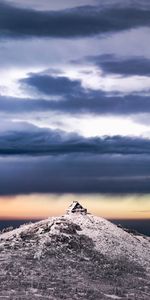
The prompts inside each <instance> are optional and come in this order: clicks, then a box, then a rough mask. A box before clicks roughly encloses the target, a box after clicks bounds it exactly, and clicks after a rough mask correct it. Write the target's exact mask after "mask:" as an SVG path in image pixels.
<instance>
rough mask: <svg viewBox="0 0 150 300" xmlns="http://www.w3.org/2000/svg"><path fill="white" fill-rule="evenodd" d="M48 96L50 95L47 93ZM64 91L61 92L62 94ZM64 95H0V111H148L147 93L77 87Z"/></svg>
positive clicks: (149, 105) (136, 112)
mask: <svg viewBox="0 0 150 300" xmlns="http://www.w3.org/2000/svg"><path fill="white" fill-rule="evenodd" d="M48 95H49V97H50V96H52V95H50V94H48ZM62 95H63V94H62ZM63 96H64V98H63V99H59V98H58V100H43V99H42V98H41V97H40V96H39V98H37V99H28V98H27V99H25V98H24V99H19V98H13V97H4V96H0V111H1V114H2V113H3V114H4V115H7V116H9V115H13V116H19V115H20V114H21V115H20V116H21V117H23V115H24V114H27V113H28V114H30V115H32V114H33V113H34V114H37V113H38V114H39V113H42V112H44V113H48V112H49V113H50V112H59V113H63V114H69V115H77V114H94V115H133V114H139V113H149V112H150V99H149V96H148V95H145V96H144V95H134V94H131V95H125V96H119V95H113V94H109V93H108V94H107V93H104V92H102V91H99V92H94V91H92V92H91V91H89V92H87V91H86V92H84V93H83V90H82V91H81V90H80V89H79V90H76V96H75V95H71V94H68V95H65V94H64V95H63ZM50 98H51V97H50Z"/></svg>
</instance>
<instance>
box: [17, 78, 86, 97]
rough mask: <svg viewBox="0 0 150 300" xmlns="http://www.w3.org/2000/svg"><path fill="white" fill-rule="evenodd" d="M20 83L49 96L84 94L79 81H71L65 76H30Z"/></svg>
mask: <svg viewBox="0 0 150 300" xmlns="http://www.w3.org/2000/svg"><path fill="white" fill-rule="evenodd" d="M20 83H22V84H26V85H29V86H32V87H35V88H36V89H37V90H38V91H40V92H42V93H45V94H48V95H60V96H63V95H70V94H72V95H73V94H74V95H77V94H78V93H80V94H81V92H82V87H81V82H80V81H79V80H71V79H69V78H67V77H63V76H60V77H54V76H49V75H42V74H30V76H29V77H28V78H26V79H23V80H20Z"/></svg>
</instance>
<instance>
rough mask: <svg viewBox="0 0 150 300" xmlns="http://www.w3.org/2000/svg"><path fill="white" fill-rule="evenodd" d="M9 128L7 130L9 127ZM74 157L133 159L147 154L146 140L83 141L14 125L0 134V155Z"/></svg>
mask: <svg viewBox="0 0 150 300" xmlns="http://www.w3.org/2000/svg"><path fill="white" fill-rule="evenodd" d="M10 127H11V126H10ZM73 153H78V154H79V155H80V154H82V153H84V154H97V155H98V154H101V155H103V154H109V155H116V154H120V155H131V154H132V155H137V154H142V155H143V154H146V155H148V154H150V140H149V139H144V138H132V137H121V136H113V137H110V136H104V137H101V138H100V137H95V138H84V137H82V136H79V135H77V134H67V133H65V132H63V131H57V130H56V131H54V130H50V129H46V128H43V129H41V128H38V127H36V126H33V125H30V124H26V123H23V124H20V123H17V124H16V127H15V128H13V129H8V128H7V131H5V130H4V131H1V132H0V155H1V156H2V155H5V156H6V155H7V156H8V155H9V156H12V155H30V156H31V155H32V156H37V155H40V156H43V155H44V156H45V155H46V156H47V155H57V156H58V155H64V154H73Z"/></svg>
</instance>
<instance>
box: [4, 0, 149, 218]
mask: <svg viewBox="0 0 150 300" xmlns="http://www.w3.org/2000/svg"><path fill="white" fill-rule="evenodd" d="M149 36H150V3H149V0H142V1H140V0H126V1H124V0H105V1H102V0H93V1H91V0H55V1H51V0H43V1H41V0H26V1H25V0H22V1H20V0H0V78H1V79H0V219H5V218H9V219H11V218H12V219H15V218H16V219H19V218H24V219H26V218H43V217H47V216H49V215H57V214H62V213H63V212H64V210H65V209H66V207H67V205H69V204H70V202H71V201H72V200H74V199H75V200H80V201H81V202H82V203H83V204H84V205H86V206H87V208H88V209H89V210H90V211H91V212H92V213H95V214H98V215H102V216H104V217H106V218H111V217H112V218H116V219H117V218H118V219H119V218H127V219H129V218H132V219H138V218H139V219H148V218H150V43H149Z"/></svg>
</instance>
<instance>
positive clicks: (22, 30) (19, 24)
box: [0, 2, 150, 37]
mask: <svg viewBox="0 0 150 300" xmlns="http://www.w3.org/2000/svg"><path fill="white" fill-rule="evenodd" d="M143 7H144V5H143ZM143 7H142V5H140V6H138V5H137V6H134V7H132V6H130V5H129V6H128V5H124V6H123V5H121V6H116V5H110V6H106V7H103V8H101V6H93V7H92V6H83V7H79V8H78V7H77V8H72V9H66V10H63V11H49V12H47V11H44V12H42V11H35V10H32V9H25V8H21V7H16V6H11V5H10V4H9V3H5V2H1V4H0V35H1V36H2V37H27V36H36V37H42V36H43V37H44V36H45V37H79V36H90V35H96V34H105V33H109V32H115V31H122V30H127V29H131V28H136V27H140V26H149V24H150V9H145V7H144V9H143ZM10 16H11V17H10ZM89 24H90V26H89Z"/></svg>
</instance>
